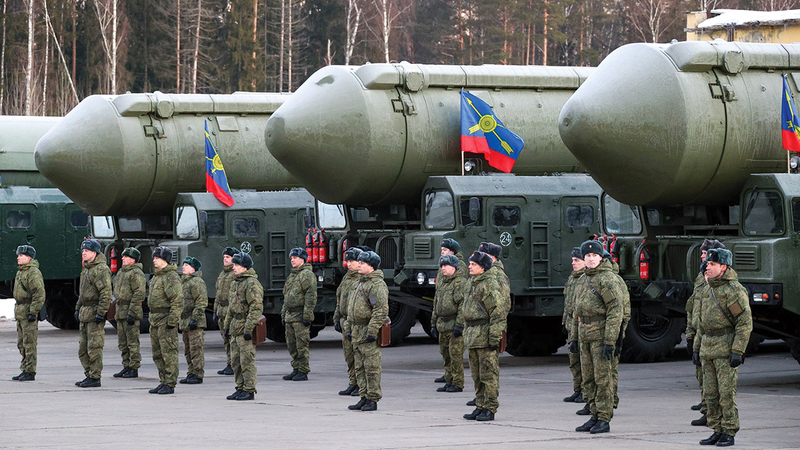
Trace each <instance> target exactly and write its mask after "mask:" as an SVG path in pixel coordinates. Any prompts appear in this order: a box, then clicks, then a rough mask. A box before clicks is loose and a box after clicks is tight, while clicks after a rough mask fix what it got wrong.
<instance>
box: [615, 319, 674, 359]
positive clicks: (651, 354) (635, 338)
mask: <svg viewBox="0 0 800 450" xmlns="http://www.w3.org/2000/svg"><path fill="white" fill-rule="evenodd" d="M684 329H686V319H685V318H676V317H664V316H662V315H659V314H652V315H651V314H645V313H642V312H641V310H639V309H633V310H631V321H630V323H629V324H628V330H627V332H626V334H625V341H624V342H623V343H622V355H620V361H622V362H626V363H627V362H634V363H651V362H659V361H663V360H664V359H665V358H666V357H667V355H669V354H670V353H672V349H673V348H675V346H676V345H678V343H679V342H680V341H681V334H682V333H683V330H684Z"/></svg>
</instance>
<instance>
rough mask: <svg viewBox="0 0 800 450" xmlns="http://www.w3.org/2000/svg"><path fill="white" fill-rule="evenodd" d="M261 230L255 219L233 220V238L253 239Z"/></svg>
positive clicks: (259, 223)
mask: <svg viewBox="0 0 800 450" xmlns="http://www.w3.org/2000/svg"><path fill="white" fill-rule="evenodd" d="M260 230H261V222H259V221H258V219H256V218H239V219H234V220H233V235H234V236H235V237H255V236H258V235H259V233H260Z"/></svg>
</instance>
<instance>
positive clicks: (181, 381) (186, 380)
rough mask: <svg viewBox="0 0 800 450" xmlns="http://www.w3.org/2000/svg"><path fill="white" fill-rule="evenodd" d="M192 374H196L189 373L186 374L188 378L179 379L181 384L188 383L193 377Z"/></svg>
mask: <svg viewBox="0 0 800 450" xmlns="http://www.w3.org/2000/svg"><path fill="white" fill-rule="evenodd" d="M192 376H194V375H192V374H188V375H186V378H181V379H180V380H178V383H180V384H186V383H188V382H189V377H192Z"/></svg>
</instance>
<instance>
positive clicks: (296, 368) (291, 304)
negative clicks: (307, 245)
mask: <svg viewBox="0 0 800 450" xmlns="http://www.w3.org/2000/svg"><path fill="white" fill-rule="evenodd" d="M289 259H290V262H291V264H292V273H291V274H289V278H287V279H286V283H284V285H283V307H282V308H281V321H282V322H283V324H284V326H285V327H286V346H287V347H288V348H289V355H291V357H292V372H291V373H290V374H288V375H284V376H283V379H284V380H287V381H288V380H291V381H306V380H308V373H309V372H310V371H311V367H310V366H309V364H308V346H309V344H310V342H311V335H310V331H311V322H313V321H314V308H315V307H316V306H317V277H316V275H314V271H313V270H312V269H311V264H309V263H307V262H306V261H307V260H308V253H307V252H306V250H305V249H303V248H300V247H297V248H293V249H292V250H291V251H290V252H289Z"/></svg>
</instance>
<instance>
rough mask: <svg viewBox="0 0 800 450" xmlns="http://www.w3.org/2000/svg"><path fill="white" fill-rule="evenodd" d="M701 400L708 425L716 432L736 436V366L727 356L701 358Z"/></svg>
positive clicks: (737, 418)
mask: <svg viewBox="0 0 800 450" xmlns="http://www.w3.org/2000/svg"><path fill="white" fill-rule="evenodd" d="M701 362H702V368H703V400H704V401H705V404H706V409H707V412H706V415H707V417H708V427H709V428H711V429H712V430H714V431H716V432H717V433H725V434H729V435H731V436H736V432H737V431H739V409H738V408H737V407H736V384H737V382H738V380H739V370H738V368H733V367H731V363H730V362H729V361H728V358H717V359H703V360H701Z"/></svg>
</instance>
